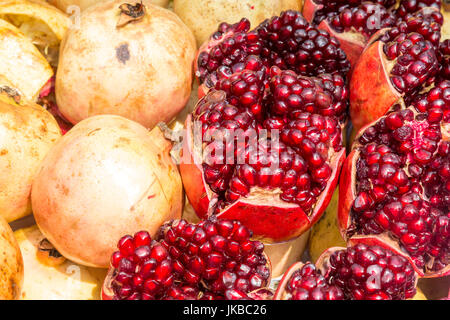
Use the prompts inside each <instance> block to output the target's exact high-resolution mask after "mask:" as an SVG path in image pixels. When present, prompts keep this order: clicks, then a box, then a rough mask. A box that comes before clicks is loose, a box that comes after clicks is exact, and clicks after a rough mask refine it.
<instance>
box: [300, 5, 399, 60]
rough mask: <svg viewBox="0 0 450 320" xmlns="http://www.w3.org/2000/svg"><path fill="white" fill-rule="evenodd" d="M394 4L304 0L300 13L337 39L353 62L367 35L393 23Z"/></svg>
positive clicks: (357, 56) (364, 43)
mask: <svg viewBox="0 0 450 320" xmlns="http://www.w3.org/2000/svg"><path fill="white" fill-rule="evenodd" d="M394 4H395V0H376V1H372V2H370V1H355V0H350V1H336V0H335V1H324V0H306V1H305V5H304V7H303V14H304V15H305V17H306V18H307V19H308V21H310V22H312V23H313V24H314V25H317V26H318V28H320V29H323V30H326V31H328V32H329V33H330V34H332V35H333V36H334V37H336V38H337V39H338V40H339V42H340V43H341V47H342V49H343V50H344V51H345V53H346V54H347V57H348V59H349V61H350V63H351V65H352V66H354V65H355V63H356V61H357V60H358V58H359V56H360V55H361V53H362V52H363V50H364V48H365V47H366V45H367V43H368V41H369V38H370V37H371V36H372V35H373V34H374V33H376V32H377V31H378V30H380V29H383V28H388V27H391V26H393V25H394V24H395V21H396V15H395V12H394V10H392V9H393V5H394Z"/></svg>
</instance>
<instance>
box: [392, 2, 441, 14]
mask: <svg viewBox="0 0 450 320" xmlns="http://www.w3.org/2000/svg"><path fill="white" fill-rule="evenodd" d="M441 5H442V1H441V0H401V1H400V5H399V7H398V9H397V10H396V14H397V16H399V17H405V16H407V15H408V14H411V13H414V12H417V11H419V10H421V9H424V8H436V9H441Z"/></svg>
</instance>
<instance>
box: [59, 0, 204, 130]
mask: <svg viewBox="0 0 450 320" xmlns="http://www.w3.org/2000/svg"><path fill="white" fill-rule="evenodd" d="M195 51H196V45H195V39H194V36H193V35H192V32H191V31H190V30H189V28H188V27H186V26H185V25H184V24H183V22H182V21H181V20H180V19H179V18H178V17H177V16H176V15H175V14H174V13H173V12H171V11H169V10H167V9H164V8H161V7H158V6H155V5H151V4H150V3H149V1H143V2H142V3H141V2H136V3H132V4H129V3H126V2H123V1H117V0H115V1H106V2H101V3H99V4H97V5H95V6H92V7H89V8H88V9H86V10H85V11H83V13H82V14H81V17H80V27H79V28H72V29H71V30H70V31H69V32H68V34H67V36H66V38H65V41H64V42H63V45H62V46H61V51H60V60H59V66H58V71H57V74H56V101H57V105H58V107H59V109H60V111H61V113H62V115H63V116H64V117H65V118H66V119H67V120H69V121H70V122H72V123H74V124H75V123H77V122H79V121H81V120H83V119H85V118H88V117H90V116H93V115H99V114H116V115H120V116H124V117H127V118H129V119H131V120H134V121H137V122H139V123H141V124H142V125H144V126H145V127H147V128H152V127H153V126H154V125H155V124H156V123H158V122H160V121H169V120H171V119H172V118H173V117H174V116H175V115H176V114H177V113H178V112H179V111H180V110H181V109H183V107H184V106H185V104H186V102H187V101H188V98H189V95H190V92H191V84H192V63H193V60H194V57H195Z"/></svg>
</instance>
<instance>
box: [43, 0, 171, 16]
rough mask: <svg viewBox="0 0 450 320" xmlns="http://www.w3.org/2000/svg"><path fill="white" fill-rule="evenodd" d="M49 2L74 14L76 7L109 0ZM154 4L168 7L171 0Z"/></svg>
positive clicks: (86, 6)
mask: <svg viewBox="0 0 450 320" xmlns="http://www.w3.org/2000/svg"><path fill="white" fill-rule="evenodd" d="M47 1H48V2H49V3H51V4H52V5H54V6H55V7H57V8H58V9H60V10H62V11H64V12H67V13H69V14H74V13H75V12H74V11H73V9H74V7H71V6H76V7H79V8H80V9H81V10H85V9H86V8H88V7H90V6H92V5H94V4H97V3H99V2H104V1H107V0H47ZM150 2H151V3H152V4H156V5H158V6H161V7H165V8H167V6H168V5H169V0H151V1H150Z"/></svg>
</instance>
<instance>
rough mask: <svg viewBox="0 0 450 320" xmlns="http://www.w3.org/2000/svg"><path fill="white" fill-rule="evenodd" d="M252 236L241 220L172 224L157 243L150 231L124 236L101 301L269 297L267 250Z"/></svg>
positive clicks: (181, 221) (183, 221)
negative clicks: (251, 238)
mask: <svg viewBox="0 0 450 320" xmlns="http://www.w3.org/2000/svg"><path fill="white" fill-rule="evenodd" d="M251 236H252V234H251V231H250V230H248V229H247V228H246V227H245V226H243V225H242V224H241V223H240V222H238V221H231V220H220V221H218V220H215V219H209V220H203V221H201V222H200V223H199V224H191V223H188V222H187V221H186V220H176V221H172V222H170V223H167V224H165V225H164V226H162V228H161V230H160V233H159V234H158V235H157V237H156V238H155V239H154V240H152V239H151V236H150V234H149V233H148V232H146V231H141V232H138V233H136V234H135V235H134V236H133V237H132V236H130V235H127V236H124V237H122V238H121V239H120V240H119V242H118V245H117V248H118V249H119V250H118V251H116V252H114V253H113V254H112V256H111V267H110V271H109V273H108V276H107V277H106V279H105V283H104V286H103V292H102V298H103V299H107V300H109V299H118V300H199V299H200V300H223V299H226V300H240V299H250V298H251V299H258V298H266V297H268V296H269V295H270V292H268V291H267V290H262V289H261V288H263V287H265V286H266V285H267V284H269V282H270V264H269V262H268V260H267V258H266V257H265V255H264V253H263V250H264V245H263V244H262V243H261V242H259V241H252V240H250V237H251ZM259 289H261V290H259ZM255 290H258V291H256V292H254V291H255Z"/></svg>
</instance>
